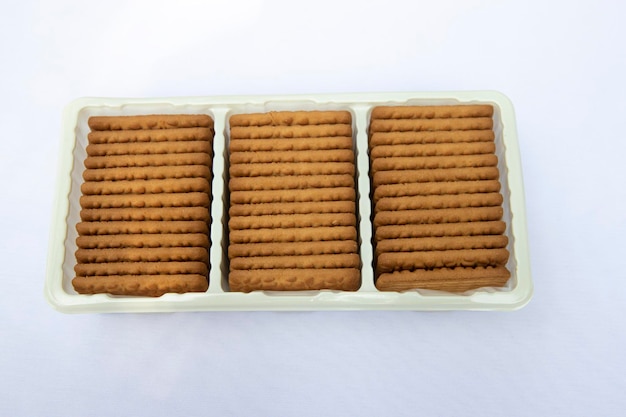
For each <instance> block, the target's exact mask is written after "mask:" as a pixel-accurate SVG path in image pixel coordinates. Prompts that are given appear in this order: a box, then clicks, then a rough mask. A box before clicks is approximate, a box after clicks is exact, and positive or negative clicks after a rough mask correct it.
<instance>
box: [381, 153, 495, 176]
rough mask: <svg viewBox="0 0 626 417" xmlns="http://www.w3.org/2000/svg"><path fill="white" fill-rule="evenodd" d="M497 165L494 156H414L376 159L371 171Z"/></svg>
mask: <svg viewBox="0 0 626 417" xmlns="http://www.w3.org/2000/svg"><path fill="white" fill-rule="evenodd" d="M496 165H498V157H497V156H496V155H462V156H415V157H408V156H407V157H394V158H376V159H374V160H373V161H372V165H371V169H372V172H373V173H374V174H375V173H376V172H378V171H402V170H418V169H443V168H477V167H489V166H496Z"/></svg>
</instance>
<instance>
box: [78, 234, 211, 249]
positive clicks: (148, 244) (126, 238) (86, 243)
mask: <svg viewBox="0 0 626 417" xmlns="http://www.w3.org/2000/svg"><path fill="white" fill-rule="evenodd" d="M76 246H77V247H78V248H79V249H115V248H159V247H163V248H173V247H187V246H199V247H202V248H208V247H209V237H208V236H207V235H206V234H204V233H185V234H178V233H171V234H158V233H156V234H132V235H91V236H78V237H77V238H76Z"/></svg>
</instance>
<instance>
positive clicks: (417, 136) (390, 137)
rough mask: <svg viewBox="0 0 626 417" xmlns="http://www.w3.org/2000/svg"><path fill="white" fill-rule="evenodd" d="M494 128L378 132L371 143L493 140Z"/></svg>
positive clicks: (406, 143) (394, 143)
mask: <svg viewBox="0 0 626 417" xmlns="http://www.w3.org/2000/svg"><path fill="white" fill-rule="evenodd" d="M494 139H495V134H494V133H493V130H445V131H434V132H428V131H426V132H376V133H372V134H370V137H369V144H370V146H371V147H374V146H387V145H413V144H426V143H433V144H434V143H467V142H492V141H493V140H494Z"/></svg>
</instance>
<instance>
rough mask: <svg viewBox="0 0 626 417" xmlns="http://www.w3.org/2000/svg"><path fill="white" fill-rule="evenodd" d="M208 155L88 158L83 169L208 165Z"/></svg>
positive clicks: (185, 154) (209, 160) (182, 154)
mask: <svg viewBox="0 0 626 417" xmlns="http://www.w3.org/2000/svg"><path fill="white" fill-rule="evenodd" d="M210 164H211V155H210V154H208V153H179V154H171V155H168V154H165V155H115V156H88V157H87V158H85V168H90V169H98V168H125V167H148V166H149V167H161V166H176V165H210Z"/></svg>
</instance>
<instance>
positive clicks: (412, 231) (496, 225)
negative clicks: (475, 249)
mask: <svg viewBox="0 0 626 417" xmlns="http://www.w3.org/2000/svg"><path fill="white" fill-rule="evenodd" d="M505 229H506V224H505V223H504V222H503V221H486V222H463V223H443V224H405V225H392V226H379V227H377V228H376V230H375V233H374V235H375V239H376V241H381V240H385V239H406V238H418V237H439V236H474V235H500V234H503V233H504V231H505Z"/></svg>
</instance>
